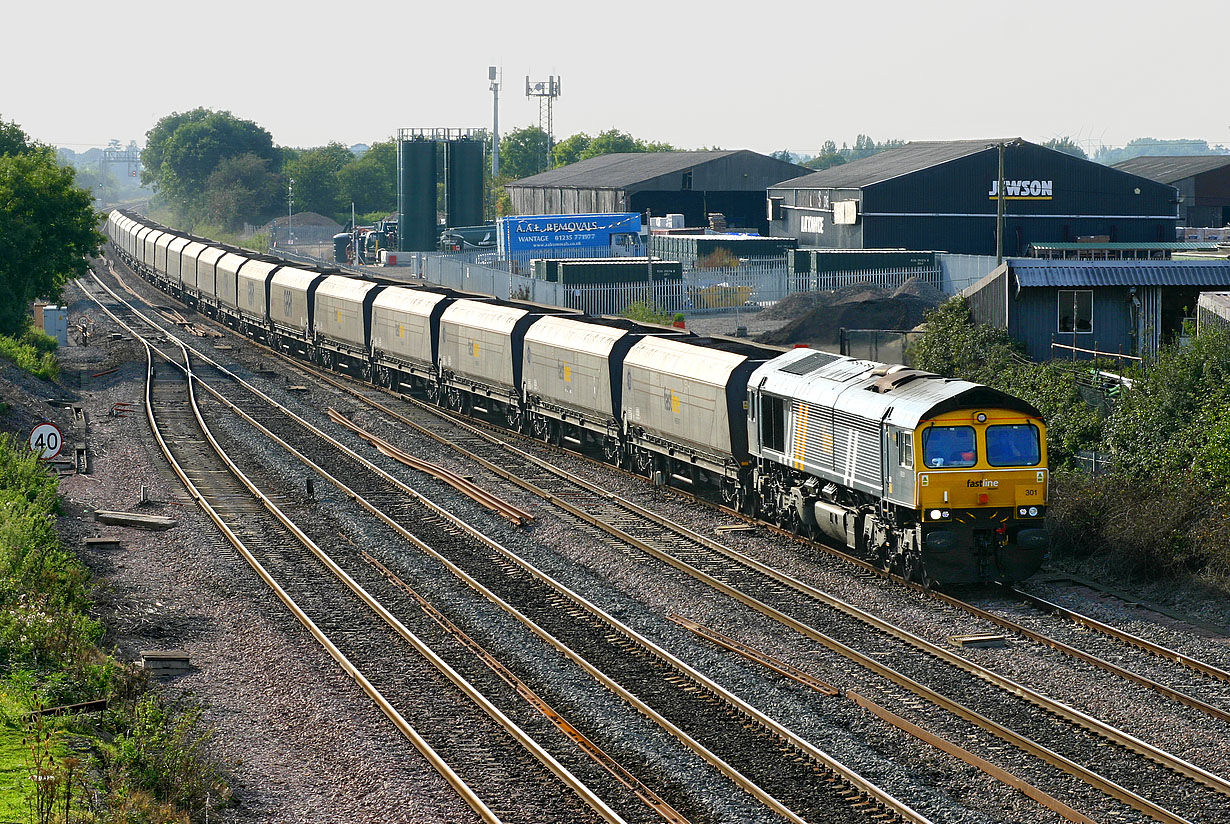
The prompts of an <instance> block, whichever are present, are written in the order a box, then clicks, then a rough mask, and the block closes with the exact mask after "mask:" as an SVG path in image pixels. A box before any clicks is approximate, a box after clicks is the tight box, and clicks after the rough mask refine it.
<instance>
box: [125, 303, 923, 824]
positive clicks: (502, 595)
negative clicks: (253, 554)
mask: <svg viewBox="0 0 1230 824" xmlns="http://www.w3.org/2000/svg"><path fill="white" fill-rule="evenodd" d="M117 299H118V298H117ZM194 358H196V359H200V358H201V356H200V355H199V353H197V354H196V355H195V356H194ZM211 369H212V370H215V371H216V372H217V375H216V376H207V377H205V378H202V380H203V385H204V386H206V387H209V386H210V384H211V383H216V382H217V381H214V380H211V379H210V378H214V377H216V378H218V379H219V380H221V379H222V378H226V380H228V381H229V382H230V383H232V384H241V383H242V382H240V381H238V380H237V379H236V378H235V376H234V375H231V374H229V373H227V372H226V371H225V370H222V369H221V368H220V367H219V366H218V365H217V364H213V363H206V362H204V361H203V359H202V360H201V362H198V363H195V364H194V372H195V373H196V374H197V376H198V378H201V376H202V374H203V373H204V372H206V371H207V370H211ZM213 394H214V397H215V398H216V399H217V400H218V401H220V402H221V403H223V404H225V405H226V407H227V409H228V410H229V411H230V412H232V413H234V414H237V415H240V416H241V417H243V418H244V419H245V420H247V421H248V422H249V423H252V424H253V425H255V426H257V427H258V428H260V429H261V431H262V432H264V433H265V434H266V435H267V436H268V437H270V438H271V439H274V440H276V441H277V442H278V443H279V444H280V445H282V446H283V448H285V449H286V450H287V451H288V452H290V453H291V454H293V455H294V456H295V457H296V458H297V459H298V460H300V461H302V462H303V463H304V465H306V466H309V467H310V468H312V469H313V471H315V472H318V473H319V474H320V475H321V476H322V477H324V478H325V479H326V480H328V481H330V482H331V483H334V484H336V485H337V486H338V488H339V489H341V490H343V492H344V494H345V495H346V496H347V497H349V498H352V499H353V500H355V501H356V502H357V503H359V504H360V506H362V507H363V509H365V510H366V511H367V512H369V513H371V514H373V515H376V516H377V517H379V518H380V519H381V520H382V521H383V522H384V523H385V524H386V525H388V526H390V527H392V528H394V529H395V530H396V531H397V532H398V534H400V535H401V536H402V537H403V538H404V539H405V540H406V541H407V542H408V543H411V544H413V545H415V546H416V547H417V548H418V549H419V550H420V551H423V552H426V553H428V554H430V555H431V556H432V557H433V558H435V559H436V560H438V561H439V562H440V563H443V564H444V565H445V566H446V567H447V568H448V569H449V570H450V571H451V572H452V573H453V574H454V575H456V576H457V577H458V578H459V579H461V580H463V581H464V582H465V583H466V584H467V585H468V586H470V587H471V588H472V589H474V590H476V591H479V592H481V593H483V594H484V595H485V596H486V597H487V598H488V599H489V600H490V601H492V602H493V603H497V604H499V605H501V606H502V607H503V608H504V609H505V610H506V611H508V612H509V613H510V614H513V615H515V616H517V617H518V618H519V619H520V620H522V621H523V622H524V623H525V624H526V625H527V626H529V627H530V628H531V630H532V631H533V632H534V633H535V634H536V635H537V636H538V637H539V638H541V639H542V640H543V641H545V642H546V643H547V644H549V645H550V646H552V647H554V648H555V649H556V650H558V651H559V652H561V653H563V654H564V655H565V656H567V657H568V658H569V659H571V660H572V661H573V662H574V663H576V664H577V665H578V666H580V667H581V668H582V669H583V670H585V671H586V672H587V673H589V674H590V675H591V676H592V677H593V678H595V679H596V680H597V681H599V682H600V683H601V684H603V685H604V686H605V687H607V688H608V689H609V690H611V692H613V693H614V694H616V695H618V696H619V697H620V698H622V699H623V700H624V701H626V702H627V703H628V704H630V705H632V706H633V707H635V708H636V709H637V710H638V711H639V712H640V713H641V714H642V715H644V716H645V717H647V718H650V719H651V720H653V721H654V722H656V723H657V724H658V725H659V726H660V727H661V728H662V729H664V730H667V731H668V732H669V733H670V734H671V735H673V736H674V737H675V738H677V739H678V740H679V741H681V742H682V743H683V744H684V746H686V747H688V748H689V749H690V750H692V752H694V753H695V754H696V755H698V756H700V757H701V758H702V759H704V760H705V761H707V762H708V763H709V764H711V765H712V766H713V767H715V768H716V769H717V770H718V771H719V772H721V773H722V774H724V775H725V776H726V777H727V778H729V779H730V780H731V781H733V782H734V783H735V785H737V786H738V787H739V788H741V789H742V790H744V791H745V792H747V793H748V794H750V795H751V796H752V797H753V798H755V799H757V800H758V801H760V802H761V803H762V804H763V805H764V806H765V807H767V808H768V809H769V810H771V811H772V812H774V813H776V814H777V815H778V816H781V817H782V818H784V819H786V820H789V821H798V822H803V821H834V822H842V821H850V822H861V821H867V820H869V819H868V816H871V817H872V818H873V819H874V820H877V821H882V820H890V821H911V822H924V821H926V820H927V819H926V818H925V817H924V816H922V815H921V814H919V813H917V812H915V811H914V810H911V809H910V808H909V807H908V806H906V805H905V804H903V803H902V802H900V801H898V800H897V799H895V798H893V797H892V796H891V795H889V794H888V793H886V792H884V791H883V790H881V789H879V788H878V787H876V786H874V785H873V784H871V783H870V782H868V781H867V780H866V779H863V778H862V777H861V776H859V775H858V774H857V773H855V772H853V771H851V770H849V769H848V768H846V767H844V766H843V765H841V764H840V763H838V762H837V761H835V760H834V759H832V758H830V757H829V756H827V755H826V754H825V753H823V752H822V751H820V750H819V749H818V748H816V747H815V746H813V745H812V744H810V743H809V742H807V741H805V740H803V739H802V738H800V737H799V736H797V735H795V734H794V733H792V732H791V731H789V730H788V729H786V728H785V727H783V726H782V725H780V724H778V723H777V722H775V721H773V720H772V719H771V718H769V717H768V716H766V715H764V714H762V713H760V712H759V711H757V710H756V709H754V708H753V707H751V706H750V705H749V704H747V703H746V702H743V701H742V700H740V699H739V698H738V697H736V696H735V695H734V694H732V693H730V692H729V691H727V690H725V689H723V688H722V687H720V686H719V685H717V684H716V683H714V682H713V681H711V680H710V679H708V678H707V677H706V676H704V675H703V674H702V673H700V672H699V671H697V670H694V669H692V668H691V667H689V666H688V665H687V664H685V663H684V662H683V661H682V660H680V659H678V658H676V657H674V656H672V655H670V654H669V653H667V652H666V651H665V650H664V649H662V648H660V647H658V646H656V645H655V644H653V643H652V642H651V641H649V640H648V639H646V638H644V637H643V636H641V635H639V634H638V633H637V632H635V631H634V630H632V629H631V628H630V627H628V626H626V625H624V624H622V623H620V622H619V621H618V620H616V619H615V618H613V617H612V616H610V615H608V614H606V613H604V612H603V611H602V610H601V609H599V608H598V607H596V606H595V605H594V604H592V603H589V602H588V601H586V600H585V599H584V598H581V597H580V596H578V595H576V594H575V593H573V592H571V591H569V590H568V589H567V588H566V587H564V586H562V585H560V584H558V583H557V582H555V581H553V580H552V579H551V578H550V577H549V576H547V575H545V574H544V573H542V572H541V571H539V570H537V569H535V568H534V567H532V566H531V565H529V564H528V563H526V562H525V561H523V560H521V559H520V558H518V557H517V556H516V555H515V554H513V553H511V552H509V551H508V550H506V549H504V548H503V547H501V546H499V545H498V544H496V543H495V542H494V541H491V540H490V539H488V538H487V537H486V536H484V535H482V534H480V533H479V532H478V531H477V530H475V529H473V528H472V527H470V526H468V525H467V524H464V523H461V522H459V521H458V519H456V518H453V517H452V516H450V515H449V514H448V513H446V512H444V511H443V510H441V509H440V508H439V507H436V506H434V505H432V504H430V502H428V501H426V500H425V499H422V497H421V496H418V495H417V494H415V493H413V491H412V490H410V489H409V488H408V487H405V486H404V485H401V484H398V483H396V482H392V483H390V482H391V481H392V479H391V477H390V476H388V475H387V473H384V472H383V471H381V470H379V469H378V468H377V467H375V466H374V465H372V464H371V463H370V462H368V461H366V460H365V459H363V458H361V457H360V456H358V455H357V454H355V453H353V452H352V451H351V450H349V449H348V448H346V447H344V446H342V445H341V444H340V443H338V442H337V441H336V440H335V439H333V438H332V437H331V436H328V435H327V434H326V433H323V432H321V431H319V430H318V429H316V428H315V427H313V426H311V425H310V424H308V423H307V422H306V421H304V420H303V419H302V418H299V417H298V416H294V415H292V414H289V411H288V410H286V409H285V408H284V407H281V406H280V405H278V404H276V403H274V402H272V401H271V399H269V398H268V397H267V396H264V395H263V394H262V393H259V392H258V391H256V390H255V389H254V388H253V387H251V386H247V385H244V391H241V392H236V393H235V394H234V395H232V396H230V397H224V395H223V393H221V392H217V391H216V390H215V391H214V392H213ZM322 444H327V446H322ZM309 453H310V455H311V457H310V458H309V457H308V454H309ZM390 487H392V488H393V489H394V490H395V493H393V494H390Z"/></svg>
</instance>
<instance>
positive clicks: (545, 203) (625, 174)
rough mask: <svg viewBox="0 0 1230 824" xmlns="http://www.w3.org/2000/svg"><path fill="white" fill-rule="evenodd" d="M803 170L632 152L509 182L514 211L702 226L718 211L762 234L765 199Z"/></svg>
mask: <svg viewBox="0 0 1230 824" xmlns="http://www.w3.org/2000/svg"><path fill="white" fill-rule="evenodd" d="M805 171H807V170H806V169H805V168H804V167H802V166H796V165H795V164H793V163H786V162H785V161H782V160H777V159H776V158H772V157H768V156H767V155H762V154H758V153H757V152H752V151H748V150H746V149H740V150H737V151H711V152H637V153H621V154H609V155H602V156H600V157H591V158H590V159H588V160H582V161H579V162H577V163H571V164H569V165H567V166H561V167H560V168H558V169H552V170H551V171H549V172H543V173H541V174H537V175H533V176H531V177H526V178H522V179H521V180H518V181H515V182H513V183H510V184H508V187H507V189H508V195H509V197H510V198H511V199H512V206H513V213H514V214H518V215H584V214H594V213H600V212H639V213H642V214H644V212H645V211H647V210H648V211H650V212H652V214H654V215H659V216H661V215H667V214H682V215H683V216H684V219H685V221H686V225H688V226H698V227H699V226H708V225H709V220H708V215H709V213H710V212H721V213H722V214H723V215H725V216H726V223H727V225H728V226H730V227H731V228H744V229H755V230H757V231H759V232H761V233H762V234H768V230H769V226H768V221H767V219H766V217H765V193H766V191H767V189H768V187H769V186H771V185H772V184H774V183H777V182H778V181H782V180H785V179H787V178H791V177H798V176H799V174H801V173H802V172H805Z"/></svg>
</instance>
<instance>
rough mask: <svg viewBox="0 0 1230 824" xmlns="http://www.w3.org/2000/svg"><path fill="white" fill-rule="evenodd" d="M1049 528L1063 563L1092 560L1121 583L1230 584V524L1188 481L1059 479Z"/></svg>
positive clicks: (1062, 475) (1054, 481) (1067, 475)
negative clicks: (1190, 578) (1188, 580)
mask: <svg viewBox="0 0 1230 824" xmlns="http://www.w3.org/2000/svg"><path fill="white" fill-rule="evenodd" d="M1047 527H1048V529H1049V530H1050V533H1051V544H1052V550H1053V551H1054V552H1055V554H1056V556H1057V557H1058V558H1060V559H1067V560H1069V561H1076V562H1087V561H1093V562H1095V563H1099V564H1100V565H1101V566H1102V567H1104V568H1105V569H1106V570H1107V571H1109V572H1111V573H1113V574H1114V575H1116V576H1120V577H1125V578H1136V579H1154V580H1156V579H1163V578H1174V577H1181V576H1185V575H1192V574H1198V575H1202V576H1204V577H1206V578H1209V579H1211V580H1214V581H1221V582H1223V583H1224V582H1230V518H1228V517H1227V513H1226V512H1225V510H1224V508H1223V507H1220V506H1218V505H1216V504H1215V503H1214V501H1213V499H1212V498H1211V497H1210V495H1209V490H1208V489H1207V488H1206V487H1204V486H1203V485H1202V484H1201V483H1200V482H1199V481H1198V480H1196V479H1194V478H1191V477H1190V476H1189V477H1178V478H1172V479H1166V480H1159V481H1153V480H1140V481H1136V480H1131V479H1128V478H1125V477H1124V476H1123V475H1122V474H1108V475H1103V476H1100V477H1097V478H1093V477H1090V476H1088V475H1086V474H1083V473H1081V472H1073V471H1068V472H1063V471H1060V472H1055V473H1053V474H1052V476H1051V497H1050V507H1049V511H1048V513H1047Z"/></svg>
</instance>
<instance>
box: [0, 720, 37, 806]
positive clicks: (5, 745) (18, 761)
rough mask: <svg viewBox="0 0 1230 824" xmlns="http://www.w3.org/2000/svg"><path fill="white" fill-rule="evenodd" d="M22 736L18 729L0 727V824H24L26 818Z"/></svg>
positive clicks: (26, 780)
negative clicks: (19, 823) (21, 823)
mask: <svg viewBox="0 0 1230 824" xmlns="http://www.w3.org/2000/svg"><path fill="white" fill-rule="evenodd" d="M22 735H23V730H22V729H21V728H20V727H18V726H14V725H12V724H10V723H7V722H5V723H4V724H2V725H0V824H8V822H19V821H20V822H24V821H25V820H26V819H27V818H28V817H29V806H28V805H27V804H26V792H27V790H28V789H29V787H30V780H29V772H30V771H29V769H28V768H27V767H26V761H27V759H28V758H29V753H28V752H26V748H25V746H24V745H23V744H22V743H21V739H22Z"/></svg>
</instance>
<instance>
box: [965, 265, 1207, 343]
mask: <svg viewBox="0 0 1230 824" xmlns="http://www.w3.org/2000/svg"><path fill="white" fill-rule="evenodd" d="M1227 288H1230V261H1199V262H1195V261H1115V260H1040V259H1034V258H1021V259H1009V260H1006V261H1005V262H1004V263H1003V264H1002V265H1001V266H999V267H998V268H997V269H996V270H995V271H994V272H992V273H991V274H989V275H987V276H986V277H985V278H983V279H982V280H981V281H979V282H978V283H975V284H974V285H972V286H970V287H969V288H968V289H965V290H964V291H963V292H962V293H961V294H962V295H964V296H965V297H966V298H967V299H968V300H969V304H970V310H971V312H972V313H973V318H974V321H975V322H977V323H985V324H988V325H990V326H996V327H999V328H1001V329H1007V331H1008V334H1009V336H1010V337H1011V338H1012V339H1013V340H1015V341H1018V342H1019V343H1021V344H1022V345H1023V346H1024V348H1025V352H1026V354H1028V355H1029V357H1030V358H1032V359H1033V360H1036V361H1044V360H1050V359H1052V358H1057V357H1058V358H1076V359H1089V358H1093V357H1096V356H1110V357H1118V356H1127V357H1136V358H1139V357H1143V356H1146V355H1149V354H1150V353H1153V352H1156V351H1157V349H1158V347H1159V346H1160V345H1162V344H1164V343H1170V342H1173V341H1175V340H1176V339H1177V337H1178V336H1179V335H1180V334H1181V333H1182V332H1183V322H1184V321H1185V320H1186V319H1188V318H1192V317H1195V316H1196V306H1197V302H1198V300H1199V299H1200V296H1201V293H1202V292H1210V291H1224V290H1226V289H1227ZM1095 353H1096V354H1095Z"/></svg>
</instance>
